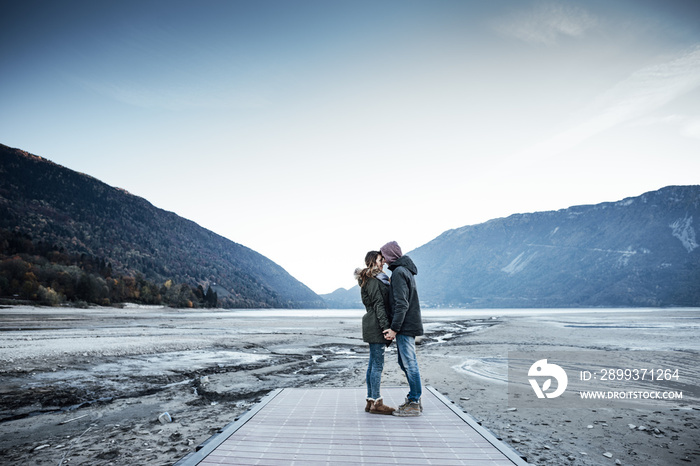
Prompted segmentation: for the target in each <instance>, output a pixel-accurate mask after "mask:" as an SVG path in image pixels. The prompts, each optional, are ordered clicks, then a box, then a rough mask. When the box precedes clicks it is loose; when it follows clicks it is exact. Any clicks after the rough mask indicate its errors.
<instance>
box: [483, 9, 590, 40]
mask: <svg viewBox="0 0 700 466" xmlns="http://www.w3.org/2000/svg"><path fill="white" fill-rule="evenodd" d="M597 25H598V19H597V18H596V17H595V16H594V15H592V14H591V13H589V12H588V11H586V10H585V9H583V8H581V7H579V6H576V5H565V4H563V3H554V2H537V3H535V4H534V5H533V7H532V8H531V9H529V10H519V11H514V12H512V13H511V14H510V15H509V16H507V17H506V18H503V19H502V20H500V21H498V22H497V23H496V24H495V25H494V27H495V29H496V30H497V31H498V32H500V33H501V34H504V35H506V36H511V37H515V38H516V39H519V40H522V41H525V42H528V43H531V44H544V45H548V46H551V45H556V44H557V43H558V42H559V41H560V40H561V39H562V38H566V37H574V38H576V37H580V36H583V35H584V34H585V33H586V32H587V31H588V30H590V29H593V28H595V27H596V26H597Z"/></svg>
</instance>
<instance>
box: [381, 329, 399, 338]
mask: <svg viewBox="0 0 700 466" xmlns="http://www.w3.org/2000/svg"><path fill="white" fill-rule="evenodd" d="M384 338H386V339H387V340H393V339H394V338H396V332H394V331H393V330H392V329H390V328H388V329H386V330H384Z"/></svg>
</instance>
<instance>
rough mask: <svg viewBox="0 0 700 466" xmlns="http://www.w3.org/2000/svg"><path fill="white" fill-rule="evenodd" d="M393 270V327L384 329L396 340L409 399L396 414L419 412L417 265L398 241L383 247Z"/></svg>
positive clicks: (419, 329)
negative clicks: (404, 251) (405, 254)
mask: <svg viewBox="0 0 700 466" xmlns="http://www.w3.org/2000/svg"><path fill="white" fill-rule="evenodd" d="M380 251H381V253H382V256H384V260H385V261H386V264H387V266H388V267H389V270H391V296H392V297H393V300H392V301H393V302H392V309H393V318H392V321H391V328H389V329H387V330H385V331H384V335H385V338H386V339H387V340H394V339H395V340H396V348H397V351H398V353H399V366H400V367H401V369H402V370H403V371H404V373H405V374H406V378H407V379H408V387H409V392H408V397H407V398H406V402H405V403H404V404H402V405H401V406H399V408H398V409H397V410H396V411H394V416H420V414H421V411H423V408H422V406H421V402H420V397H421V393H422V387H421V381H420V371H419V370H418V360H417V359H416V337H417V336H420V335H423V322H422V320H421V315H420V304H419V302H418V292H417V291H416V279H415V275H416V274H417V273H418V268H416V265H415V264H414V263H413V261H412V260H411V258H410V257H408V256H404V255H403V253H402V252H401V247H399V245H398V243H396V241H391V242H389V243H386V244H385V245H384V246H382V247H381V249H380Z"/></svg>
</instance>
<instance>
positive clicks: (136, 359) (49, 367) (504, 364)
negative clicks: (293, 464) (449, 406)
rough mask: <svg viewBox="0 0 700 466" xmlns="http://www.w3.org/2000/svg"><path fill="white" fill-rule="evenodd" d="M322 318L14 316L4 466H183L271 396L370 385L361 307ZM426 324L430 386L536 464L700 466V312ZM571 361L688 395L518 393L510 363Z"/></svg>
mask: <svg viewBox="0 0 700 466" xmlns="http://www.w3.org/2000/svg"><path fill="white" fill-rule="evenodd" d="M319 312H320V311H308V312H306V313H303V312H301V313H300V312H296V311H291V314H290V311H287V313H285V311H278V312H270V311H261V312H254V311H248V312H229V311H213V312H203V311H199V312H196V311H186V310H172V309H163V308H157V307H154V308H135V307H131V308H126V309H112V308H106V309H105V308H95V309H86V310H85V309H56V308H53V309H52V308H33V307H12V308H2V309H0V329H1V330H3V331H2V332H0V377H1V380H2V384H1V385H0V457H1V458H2V464H4V465H20V464H21V465H25V464H38V465H41V464H47V465H48V464H53V465H58V464H71V465H133V464H149V465H171V464H173V463H174V462H176V461H177V460H178V459H180V458H182V457H184V456H185V455H187V454H188V453H189V452H191V451H194V449H195V448H196V447H197V446H198V445H200V444H201V443H203V442H204V441H206V440H207V439H208V438H209V437H210V436H212V435H214V434H216V433H217V432H218V431H219V430H220V429H222V428H223V427H224V426H226V425H227V424H229V423H231V422H233V421H234V420H235V419H236V418H237V417H238V416H240V415H242V414H243V413H245V412H246V411H247V410H249V409H250V408H251V407H252V406H253V405H254V404H255V403H257V402H258V401H259V400H260V398H262V397H263V396H264V395H265V394H266V393H268V392H269V391H270V390H273V389H275V388H280V387H320V386H334V387H363V386H364V383H365V369H366V364H367V356H368V347H367V345H365V344H364V343H363V342H362V341H361V334H360V317H361V314H362V311H333V312H329V313H328V315H327V316H325V317H319ZM424 322H425V327H426V335H425V338H424V339H423V340H422V342H421V344H420V345H419V346H418V347H417V350H418V358H419V364H420V368H421V373H422V377H423V383H424V385H430V386H432V387H434V388H435V389H437V390H438V391H439V392H441V393H442V394H444V395H445V396H446V397H448V398H449V399H451V400H452V401H454V402H455V403H456V404H458V405H459V406H460V407H461V408H462V409H463V410H465V411H466V412H468V413H469V414H471V415H472V416H473V417H475V418H477V419H478V420H479V421H481V422H482V425H483V426H484V427H486V428H487V429H489V430H490V431H492V432H493V433H494V434H495V435H496V436H498V437H500V438H502V439H503V440H504V441H505V442H508V443H509V444H510V445H511V446H512V447H513V448H515V449H516V450H517V451H519V452H520V453H521V454H522V455H524V456H526V457H527V460H528V462H529V463H532V464H542V465H550V464H580V465H598V464H603V465H605V464H611V465H613V464H624V465H627V464H629V465H674V464H698V463H700V431H699V430H698V427H700V422H699V420H698V414H700V411H699V410H700V404H699V402H698V400H699V398H700V388H699V387H698V385H699V384H700V365H699V364H698V362H700V358H698V355H699V354H700V343H698V339H697V336H698V329H699V328H700V310H698V309H693V310H631V311H623V310H595V311H585V310H578V311H567V312H550V311H503V310H493V311H489V310H484V311H468V312H463V311H435V312H431V311H426V312H425V316H424ZM567 351H572V352H577V353H580V352H582V351H595V352H598V353H601V352H602V353H603V354H606V355H607V354H609V355H610V357H611V358H612V359H611V361H614V360H619V359H620V358H621V357H623V356H625V357H628V356H629V355H632V356H636V355H641V354H644V355H646V356H645V357H646V358H647V359H646V360H645V361H646V362H647V363H653V364H655V365H663V366H664V367H678V368H680V376H679V379H678V380H672V381H668V383H666V382H664V383H663V384H661V385H665V388H667V387H670V388H672V389H673V390H675V391H682V392H683V399H680V400H678V399H675V400H667V401H665V402H659V401H656V402H649V401H647V400H642V401H636V402H630V401H629V400H627V401H625V402H622V401H614V402H610V401H598V402H596V403H594V404H588V405H581V403H578V404H579V405H580V406H579V405H577V404H576V403H575V402H574V403H573V404H570V405H565V406H560V405H554V404H551V405H542V404H541V402H540V400H537V399H536V397H532V396H520V395H518V397H517V398H515V397H514V395H513V394H512V392H511V397H509V383H508V370H507V369H508V361H509V358H510V360H515V357H516V356H518V357H522V361H526V362H523V364H525V365H527V366H529V364H530V362H529V361H530V360H532V362H534V359H532V358H536V357H539V356H540V355H541V354H554V355H556V354H558V352H567ZM649 355H652V356H653V355H657V356H655V357H656V360H654V361H650V360H649V359H648V358H649V357H650V356H649ZM386 358H387V363H386V365H385V372H384V377H383V384H384V386H402V387H406V390H407V391H408V388H407V383H406V380H405V377H404V376H403V374H402V373H401V372H400V370H399V368H398V365H397V364H396V362H395V361H396V352H395V349H394V348H393V346H392V347H391V348H390V349H389V351H388V353H387V355H386ZM521 365H522V364H521ZM521 382H522V384H521V385H522V386H526V387H527V385H528V384H527V382H526V381H524V380H523V381H521ZM581 383H582V382H580V381H575V380H571V384H572V386H574V385H576V384H579V385H580V384H581ZM669 384H670V385H669ZM510 388H512V387H510ZM521 388H522V387H521ZM636 388H639V387H636V386H635V389H636ZM642 388H643V387H642ZM528 390H529V388H528ZM545 401H549V400H545ZM355 402H357V403H361V404H364V400H362V399H360V400H355ZM537 403H540V404H537ZM166 412H167V413H168V414H169V415H170V417H171V419H172V422H165V423H162V422H161V421H159V417H160V416H161V415H162V414H163V413H166Z"/></svg>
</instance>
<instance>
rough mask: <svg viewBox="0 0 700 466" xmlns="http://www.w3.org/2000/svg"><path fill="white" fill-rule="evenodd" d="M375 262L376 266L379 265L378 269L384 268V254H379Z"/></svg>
mask: <svg viewBox="0 0 700 466" xmlns="http://www.w3.org/2000/svg"><path fill="white" fill-rule="evenodd" d="M375 264H377V267H379V268H380V269H382V268H384V256H382V255H381V254H380V255H378V256H377V261H376V262H375Z"/></svg>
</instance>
